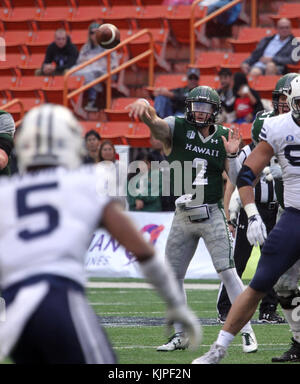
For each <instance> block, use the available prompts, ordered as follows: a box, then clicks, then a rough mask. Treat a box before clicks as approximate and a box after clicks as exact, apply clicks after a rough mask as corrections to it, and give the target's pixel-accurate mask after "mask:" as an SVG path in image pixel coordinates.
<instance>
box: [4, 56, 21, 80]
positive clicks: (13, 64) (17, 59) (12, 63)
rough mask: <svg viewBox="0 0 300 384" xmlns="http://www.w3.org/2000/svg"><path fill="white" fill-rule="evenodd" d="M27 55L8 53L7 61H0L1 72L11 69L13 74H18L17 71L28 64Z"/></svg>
mask: <svg viewBox="0 0 300 384" xmlns="http://www.w3.org/2000/svg"><path fill="white" fill-rule="evenodd" d="M26 59H27V57H26V55H24V54H22V53H7V54H6V56H5V61H0V70H6V69H11V70H12V74H14V73H16V71H15V69H16V68H17V67H18V66H20V65H22V64H24V63H25V62H26ZM1 81H2V79H1Z"/></svg>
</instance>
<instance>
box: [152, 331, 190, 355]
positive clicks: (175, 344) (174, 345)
mask: <svg viewBox="0 0 300 384" xmlns="http://www.w3.org/2000/svg"><path fill="white" fill-rule="evenodd" d="M188 346H189V341H188V339H187V338H186V337H185V336H184V334H183V333H182V332H180V333H179V332H178V333H175V334H174V335H173V336H172V337H170V339H169V340H168V342H167V343H166V344H163V345H161V346H159V347H157V348H156V350H157V351H158V352H170V351H175V350H176V349H186V348H187V347H188Z"/></svg>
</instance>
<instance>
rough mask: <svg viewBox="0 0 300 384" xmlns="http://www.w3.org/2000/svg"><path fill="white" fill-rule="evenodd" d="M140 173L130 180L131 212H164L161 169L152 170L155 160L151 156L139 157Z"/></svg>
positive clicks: (133, 175) (128, 197) (142, 155)
mask: <svg viewBox="0 0 300 384" xmlns="http://www.w3.org/2000/svg"><path fill="white" fill-rule="evenodd" d="M136 161H139V171H138V172H137V173H136V174H130V175H129V178H128V188H127V191H128V195H127V200H128V203H129V210H130V211H144V212H159V211H161V210H162V205H161V198H160V196H161V190H162V185H161V182H162V179H161V172H160V170H159V169H151V162H152V161H155V158H154V157H153V156H152V155H151V154H150V153H148V154H146V155H144V154H141V155H140V156H138V157H137V159H136Z"/></svg>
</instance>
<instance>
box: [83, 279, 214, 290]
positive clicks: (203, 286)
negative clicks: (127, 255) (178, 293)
mask: <svg viewBox="0 0 300 384" xmlns="http://www.w3.org/2000/svg"><path fill="white" fill-rule="evenodd" d="M86 286H87V288H140V289H141V288H142V289H152V286H151V285H150V284H148V283H137V282H132V283H130V282H123V283H122V282H115V283H114V282H106V281H103V282H100V281H99V282H98V281H90V282H88V283H87V285H86ZM184 287H185V289H199V290H208V291H213V290H216V289H219V284H200V283H199V284H193V283H191V284H189V283H187V284H185V285H184Z"/></svg>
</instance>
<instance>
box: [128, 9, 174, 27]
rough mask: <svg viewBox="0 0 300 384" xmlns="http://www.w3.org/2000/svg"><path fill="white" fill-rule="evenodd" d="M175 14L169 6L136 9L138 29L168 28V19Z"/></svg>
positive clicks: (135, 15)
mask: <svg viewBox="0 0 300 384" xmlns="http://www.w3.org/2000/svg"><path fill="white" fill-rule="evenodd" d="M172 12H173V7H171V6H168V5H146V6H145V7H136V8H135V13H134V18H135V20H136V24H137V27H138V28H168V22H167V20H166V17H167V16H168V15H170V14H171V13H172Z"/></svg>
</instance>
